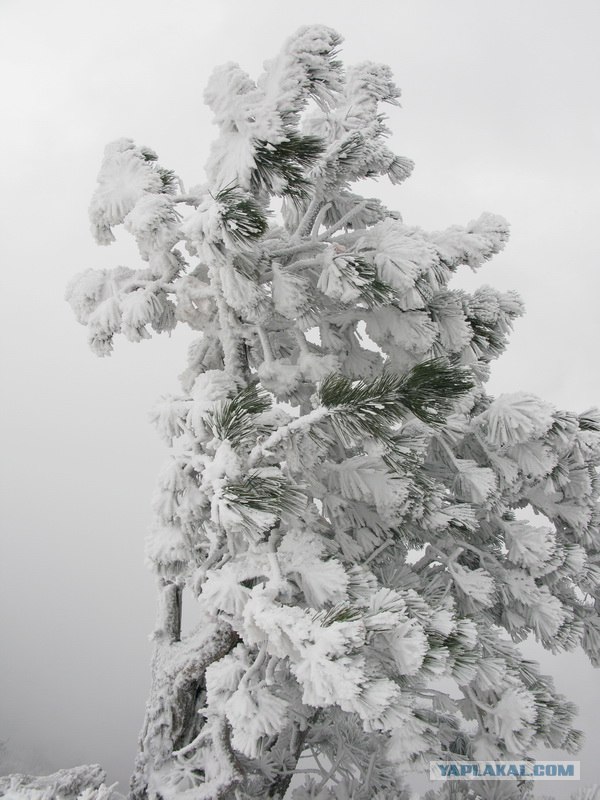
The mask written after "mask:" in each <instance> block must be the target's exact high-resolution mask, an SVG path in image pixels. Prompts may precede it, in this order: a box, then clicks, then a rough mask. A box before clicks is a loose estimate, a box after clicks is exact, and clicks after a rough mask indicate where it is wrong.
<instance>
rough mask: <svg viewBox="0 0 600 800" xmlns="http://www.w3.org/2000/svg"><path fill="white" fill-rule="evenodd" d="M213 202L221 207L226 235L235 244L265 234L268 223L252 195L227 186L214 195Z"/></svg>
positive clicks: (246, 241)
mask: <svg viewBox="0 0 600 800" xmlns="http://www.w3.org/2000/svg"><path fill="white" fill-rule="evenodd" d="M215 200H216V201H217V203H220V204H221V205H222V206H223V209H224V210H223V212H222V214H221V217H222V219H223V223H224V226H225V228H226V229H227V234H228V236H229V238H230V239H232V240H233V241H234V242H235V243H236V244H240V245H244V244H247V243H248V241H252V240H254V239H260V237H261V236H262V235H263V234H264V233H265V232H266V230H267V227H268V223H267V217H266V215H265V212H264V210H263V209H262V208H261V206H260V205H259V204H258V203H257V202H256V200H255V199H254V198H253V197H252V195H250V194H248V193H247V192H245V191H244V190H243V189H240V188H239V186H227V187H225V188H224V189H221V191H220V192H218V193H217V194H216V195H215Z"/></svg>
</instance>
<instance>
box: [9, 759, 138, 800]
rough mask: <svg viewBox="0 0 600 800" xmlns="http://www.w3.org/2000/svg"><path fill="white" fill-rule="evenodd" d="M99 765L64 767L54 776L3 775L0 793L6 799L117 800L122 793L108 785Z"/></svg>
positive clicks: (53, 774)
mask: <svg viewBox="0 0 600 800" xmlns="http://www.w3.org/2000/svg"><path fill="white" fill-rule="evenodd" d="M105 781H106V773H105V772H104V770H103V769H102V768H101V767H99V766H98V764H90V765H87V764H86V765H84V766H81V767H72V768H70V769H61V770H59V771H58V772H54V773H52V774H51V775H41V776H38V775H17V774H14V775H5V776H4V777H0V796H1V797H4V798H6V800H118V798H122V797H123V795H120V794H118V793H117V792H116V791H115V787H114V786H107V785H106V783H105Z"/></svg>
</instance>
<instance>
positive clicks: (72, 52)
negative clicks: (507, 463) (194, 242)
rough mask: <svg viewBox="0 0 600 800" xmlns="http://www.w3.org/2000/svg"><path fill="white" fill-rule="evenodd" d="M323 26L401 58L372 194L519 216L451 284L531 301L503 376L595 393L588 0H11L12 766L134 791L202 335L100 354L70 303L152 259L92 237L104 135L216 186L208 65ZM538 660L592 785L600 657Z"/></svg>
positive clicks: (514, 384) (6, 629) (7, 476)
mask: <svg viewBox="0 0 600 800" xmlns="http://www.w3.org/2000/svg"><path fill="white" fill-rule="evenodd" d="M315 22H316V23H323V24H326V25H330V26H331V27H334V28H336V29H337V30H339V31H340V32H341V33H342V35H343V36H344V37H345V39H346V42H345V45H344V48H343V52H342V58H343V59H344V60H345V61H346V62H347V63H352V62H355V61H359V60H366V59H368V60H375V61H383V62H385V63H388V64H390V66H391V67H392V69H393V71H394V74H395V76H396V79H397V82H398V84H399V85H400V86H401V87H402V90H403V98H402V105H403V108H402V109H399V110H397V109H391V110H390V125H391V127H392V128H393V130H394V136H393V139H392V147H393V149H394V150H395V151H396V152H398V153H400V154H402V155H406V156H408V157H410V158H412V159H413V160H414V161H415V162H416V169H415V172H414V175H413V176H412V177H411V178H410V180H409V181H407V183H406V184H404V185H402V186H400V187H391V186H389V185H388V184H386V183H385V182H384V181H381V182H380V183H379V184H378V185H377V187H369V189H368V193H374V192H377V193H378V194H379V196H381V197H382V198H383V199H384V200H385V202H386V203H387V204H388V205H390V206H392V207H394V208H398V209H399V210H400V211H401V212H402V214H403V217H404V220H405V221H406V222H407V223H408V224H417V225H421V226H423V227H425V228H429V229H439V228H443V227H446V226H448V225H450V224H454V223H462V224H464V223H466V222H468V221H469V220H471V219H473V218H475V217H477V216H479V214H480V213H481V212H482V211H493V212H497V213H501V214H503V215H504V216H506V217H507V218H508V220H509V221H510V222H511V225H512V237H511V242H510V243H509V246H508V247H507V249H506V251H505V252H504V253H502V254H501V255H500V256H497V257H496V258H495V259H494V261H493V262H491V263H490V264H489V265H488V266H486V267H484V268H483V269H482V270H481V271H480V272H479V273H478V274H477V275H471V274H467V273H466V272H465V273H464V274H462V275H461V277H460V278H459V279H458V282H457V283H456V284H455V285H461V286H464V287H466V288H473V287H475V286H477V285H480V284H482V283H489V284H491V285H493V286H497V287H499V288H502V289H506V288H513V289H516V290H517V291H519V292H520V294H521V295H522V296H523V298H524V299H525V302H526V307H527V315H526V317H525V318H524V319H523V320H521V321H519V323H518V325H517V327H516V330H515V333H514V335H513V338H512V344H511V346H510V347H509V350H508V351H507V353H506V354H505V355H504V356H503V357H502V359H500V361H499V362H497V363H496V365H495V367H494V370H493V378H492V381H491V383H490V391H491V392H492V393H493V394H498V393H501V392H504V391H515V390H521V389H522V390H527V391H532V392H534V393H537V394H539V395H541V396H542V397H544V398H545V399H547V400H549V401H551V402H552V403H554V404H555V405H556V406H557V407H561V408H568V409H572V410H575V411H583V410H585V409H586V408H589V407H590V406H592V405H596V404H598V403H600V375H599V371H598V358H597V348H598V341H599V336H598V334H599V327H600V322H599V320H600V317H599V315H598V297H599V296H600V273H599V269H598V267H599V263H600V258H599V256H600V245H599V238H598V234H597V230H598V220H597V217H598V209H599V203H598V201H599V196H598V195H599V188H598V187H599V186H600V180H599V179H600V158H599V156H598V152H599V145H600V142H599V130H600V115H599V112H598V104H597V100H596V96H597V81H598V77H599V76H600V56H599V54H598V46H597V42H598V39H599V36H600V25H599V22H600V6H599V5H598V3H597V2H595V0H577V1H576V2H571V3H567V2H565V1H560V2H559V1H558V0H527V2H523V0H508V1H506V2H503V3H492V2H481V0H453V2H443V0H397V1H396V2H391V1H390V0H379V2H376V3H358V2H355V0H345V1H344V2H338V0H330V2H328V3H323V2H315V0H304V2H302V3H299V4H295V5H292V4H290V3H283V2H280V3H276V2H271V0H255V2H253V3H244V2H242V0H239V1H238V2H231V1H230V2H223V0H221V2H219V3H216V2H215V3H207V2H198V0H195V1H194V2H192V1H191V0H171V2H167V0H127V2H123V1H122V0H121V2H117V1H116V0H102V1H100V0H87V2H77V1H76V0H54V2H52V3H47V2H44V0H29V1H28V0H20V1H17V0H1V2H0V62H1V63H0V84H1V96H2V98H3V102H2V118H3V119H2V124H1V125H0V153H1V154H2V168H1V174H2V192H1V193H0V206H1V207H0V257H1V263H2V292H1V293H0V302H1V306H2V307H1V319H2V323H3V335H2V338H1V341H0V348H1V353H2V377H3V381H2V384H3V392H2V401H1V402H2V414H1V415H0V424H1V426H2V443H3V452H2V502H1V504H0V509H1V515H2V531H3V532H2V538H1V540H0V541H1V550H0V624H1V632H2V646H1V648H0V677H1V682H0V740H3V739H8V740H9V748H10V749H11V750H12V753H13V760H14V763H15V764H16V763H17V762H18V768H19V769H23V770H28V769H29V770H32V771H38V772H39V771H45V770H46V771H49V770H53V769H57V768H59V767H64V766H70V765H75V764H78V763H85V762H89V763H95V762H98V763H101V764H102V765H103V766H104V767H105V768H106V769H107V770H108V773H109V778H110V780H111V781H112V780H119V781H121V783H122V785H123V786H125V785H126V783H127V779H128V775H129V772H130V770H131V766H132V763H133V757H134V753H135V745H136V737H137V732H138V730H139V727H140V725H141V722H142V717H143V707H144V700H145V695H146V691H147V688H148V682H149V658H150V649H151V648H150V643H149V641H148V634H149V633H150V631H151V630H152V625H153V616H154V592H153V585H152V579H151V577H150V575H149V574H148V573H147V572H146V571H145V568H144V565H143V538H144V534H145V530H146V527H147V525H148V522H149V519H150V512H149V498H150V495H151V492H152V489H153V483H154V476H155V474H156V472H157V470H158V468H159V465H160V463H161V460H162V459H163V458H164V457H165V455H166V451H165V448H164V445H163V444H162V443H161V442H160V441H159V440H158V437H156V435H155V433H154V431H153V430H152V429H151V427H150V425H149V424H148V421H147V410H148V409H149V408H150V407H151V406H152V404H153V403H154V401H155V400H156V399H157V398H158V397H159V396H160V395H161V394H164V393H167V392H169V391H173V390H176V387H177V375H178V373H180V372H181V371H182V369H183V368H184V362H185V347H186V342H187V341H188V339H189V336H188V335H187V334H186V332H185V331H178V332H176V334H175V335H173V336H172V337H170V338H168V337H165V336H163V337H156V338H154V339H152V340H151V341H147V342H142V343H141V344H138V345H135V344H130V343H127V342H125V341H119V342H118V344H117V346H116V348H115V353H114V355H113V356H112V357H111V358H110V359H97V358H96V357H95V356H94V355H93V354H92V353H91V352H90V351H89V350H88V347H87V344H86V332H85V330H84V329H83V328H82V327H80V326H78V325H77V323H76V322H75V320H74V318H73V317H72V314H71V312H70V309H69V308H68V306H67V305H66V303H65V302H64V301H63V294H64V287H65V284H66V283H67V281H68V280H69V278H70V277H71V276H72V275H73V274H74V273H76V272H78V271H81V270H83V269H86V268H88V267H113V266H116V265H117V264H125V265H131V266H134V265H135V264H136V263H137V262H138V256H137V253H136V251H135V249H134V247H133V245H132V244H131V243H130V242H128V241H127V239H126V238H125V237H123V236H120V237H119V239H118V242H117V243H116V244H115V245H113V246H112V247H110V248H99V247H97V246H96V245H95V244H94V242H93V241H92V238H91V234H90V233H89V223H88V219H87V205H88V202H89V198H90V196H91V193H92V190H93V187H94V182H95V176H96V174H97V171H98V167H99V163H100V159H101V155H102V150H103V147H104V145H105V144H106V143H107V142H108V141H110V140H111V139H114V138H117V137H120V136H129V137H132V138H134V139H135V140H136V142H138V143H143V144H147V145H149V146H151V147H153V148H154V149H155V150H156V151H157V152H158V154H159V157H160V160H161V163H162V164H164V165H165V166H168V167H170V168H172V169H174V170H175V171H176V172H177V173H178V174H179V175H181V176H182V178H183V179H184V181H185V183H186V185H190V184H193V183H197V182H200V181H201V180H202V179H203V165H204V163H205V160H206V157H207V154H208V146H209V143H210V141H211V139H212V137H213V128H212V125H211V122H210V113H209V111H208V109H207V108H206V107H205V106H204V105H203V103H202V91H203V88H204V85H205V83H206V80H207V77H208V75H209V73H210V71H211V69H212V68H213V67H214V66H215V65H217V64H220V63H223V62H225V61H230V60H233V61H238V62H240V64H241V65H242V66H243V67H244V68H246V69H247V70H248V71H249V72H250V73H251V74H256V73H257V72H258V71H259V69H260V66H261V63H262V61H263V60H264V59H265V58H268V57H270V56H272V55H273V54H274V53H275V52H276V51H277V50H278V48H279V47H280V46H281V44H282V42H283V40H284V39H285V38H286V37H287V36H289V35H290V34H291V33H293V31H294V30H295V29H296V28H297V27H298V26H300V25H302V24H307V23H315ZM532 652H533V651H532ZM535 656H536V658H539V659H540V660H541V661H542V663H543V666H544V669H545V671H546V672H549V673H552V674H553V675H554V676H555V678H556V683H557V686H558V688H559V689H560V690H561V691H562V692H564V693H566V694H568V695H569V696H570V697H571V698H572V699H573V700H574V701H575V702H577V703H578V704H579V705H580V708H581V714H580V718H579V724H580V727H582V728H583V729H584V730H585V732H586V735H587V744H586V745H585V748H584V749H583V751H582V752H581V754H580V756H579V757H580V760H581V773H582V782H583V783H584V784H589V783H592V782H594V781H597V782H600V766H599V765H598V760H597V751H598V745H599V742H600V736H599V735H598V731H597V725H596V719H595V715H596V711H595V709H596V708H598V705H599V703H600V689H599V681H598V673H597V672H595V671H594V670H592V669H591V667H590V666H589V664H588V662H587V660H586V658H585V657H584V656H583V655H580V654H569V655H564V656H560V657H551V656H549V655H548V654H545V653H544V652H543V651H540V650H537V649H535ZM540 787H541V788H540V790H539V792H540V793H550V792H551V791H552V792H554V793H555V794H556V796H557V797H564V796H567V795H568V789H569V787H568V785H567V784H562V785H561V784H559V783H557V784H556V786H552V787H551V786H550V785H549V784H548V783H545V784H540Z"/></svg>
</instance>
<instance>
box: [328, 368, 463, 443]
mask: <svg viewBox="0 0 600 800" xmlns="http://www.w3.org/2000/svg"><path fill="white" fill-rule="evenodd" d="M472 387H473V382H472V380H471V378H470V377H469V375H468V373H467V371H466V370H465V369H462V368H460V367H457V366H453V365H451V364H449V363H448V362H447V361H445V360H443V359H432V360H430V361H424V362H422V363H421V364H417V366H416V367H414V368H413V369H412V370H410V372H408V373H406V374H405V375H394V374H393V373H384V374H383V375H381V376H379V377H377V378H375V379H374V380H372V381H366V380H360V381H352V380H351V379H350V378H347V377H345V376H344V375H337V374H336V375H331V376H329V377H328V378H326V379H325V380H324V381H323V383H322V384H321V387H320V389H319V396H320V400H321V403H322V404H323V405H324V406H326V407H327V408H331V409H335V411H336V413H335V414H334V415H332V422H333V424H334V425H335V426H336V428H337V429H338V432H339V433H340V434H341V435H342V438H343V439H344V440H346V441H350V442H351V441H353V440H356V439H357V438H358V439H360V438H362V437H364V436H365V435H369V436H372V437H374V438H376V439H382V440H384V441H386V442H388V443H392V440H393V432H392V430H391V428H392V426H393V425H395V424H396V423H398V422H399V421H400V420H402V419H403V418H404V417H406V414H407V413H409V412H410V413H412V414H414V415H415V416H416V417H417V418H418V419H420V420H421V421H422V422H425V423H427V424H429V425H440V424H441V423H443V421H444V419H445V416H446V415H447V414H448V413H449V412H450V411H451V409H452V405H453V403H454V401H455V400H456V399H457V398H459V397H461V396H462V395H464V394H465V393H466V392H468V391H469V390H470V389H471V388H472Z"/></svg>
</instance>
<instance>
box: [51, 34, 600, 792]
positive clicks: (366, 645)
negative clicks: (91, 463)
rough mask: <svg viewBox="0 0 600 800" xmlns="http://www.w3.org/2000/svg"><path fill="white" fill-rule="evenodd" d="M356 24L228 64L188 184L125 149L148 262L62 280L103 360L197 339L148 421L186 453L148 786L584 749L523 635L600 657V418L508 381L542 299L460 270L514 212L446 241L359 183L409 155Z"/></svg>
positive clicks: (151, 723) (115, 203)
mask: <svg viewBox="0 0 600 800" xmlns="http://www.w3.org/2000/svg"><path fill="white" fill-rule="evenodd" d="M340 44H341V38H340V37H339V35H338V34H337V33H335V32H334V31H332V30H330V29H328V28H324V27H320V26H313V27H306V28H303V29H301V30H300V31H299V32H298V33H297V34H296V35H295V36H294V37H292V38H291V39H290V40H289V41H288V42H287V43H286V44H285V46H284V48H283V50H282V51H281V53H280V54H279V55H278V56H276V57H275V58H274V59H272V60H271V61H268V62H266V64H265V68H264V72H263V74H262V75H261V76H259V77H258V79H256V80H255V79H254V78H252V77H250V76H249V75H247V74H246V73H245V72H244V71H243V70H242V69H241V68H240V67H239V66H238V65H236V64H227V65H225V66H223V67H220V68H218V69H217V70H216V71H215V72H214V74H213V76H212V77H211V78H210V80H209V81H208V86H207V88H206V92H205V99H206V102H207V103H208V104H209V106H210V107H211V109H212V112H213V114H214V121H215V124H216V126H217V129H218V136H217V139H216V141H215V143H214V145H213V147H212V150H211V155H210V158H209V162H208V164H207V169H206V176H205V182H204V183H200V184H198V185H195V186H193V187H192V188H191V189H190V190H189V191H187V192H186V191H185V190H184V187H183V184H182V183H181V182H180V181H179V180H178V179H176V178H175V176H174V173H173V172H172V171H171V170H169V169H165V168H163V167H160V166H158V160H157V157H156V155H155V154H154V153H153V151H151V150H149V149H148V148H141V147H138V146H137V145H135V144H134V143H133V142H132V141H130V140H128V139H121V140H118V141H117V142H115V143H113V144H111V145H109V146H108V148H107V150H106V154H105V159H104V161H103V164H102V167H101V171H100V175H99V179H98V188H97V190H96V193H95V194H94V198H93V201H92V205H91V209H90V213H91V219H92V223H93V227H94V230H95V232H96V236H97V238H98V240H99V242H100V243H103V244H106V243H110V242H111V241H112V240H113V238H114V237H113V229H115V228H116V227H118V226H119V225H122V226H123V228H124V229H125V231H126V232H128V233H130V234H131V235H132V236H133V237H134V238H135V240H136V243H137V246H138V249H139V253H140V257H141V263H140V264H139V265H137V266H136V265H134V266H128V267H116V268H115V269H113V270H98V271H96V270H89V269H88V270H85V271H84V272H82V273H81V274H80V275H78V276H77V277H76V278H74V279H73V281H72V283H71V284H70V286H69V288H68V290H67V299H68V301H69V302H70V304H71V306H72V307H73V310H74V312H75V314H76V317H77V319H78V321H79V322H80V323H81V324H83V325H85V326H86V327H87V329H88V336H89V342H90V345H91V347H92V349H93V350H94V351H95V352H96V353H97V354H98V355H108V354H110V352H111V350H112V348H113V343H114V340H115V337H118V336H120V335H122V336H123V337H124V338H126V339H128V340H130V341H133V342H139V341H141V340H143V339H148V338H150V337H151V336H152V332H153V331H154V332H155V333H161V332H169V331H171V330H172V329H173V328H174V327H175V326H177V325H179V324H186V325H187V326H188V327H189V328H190V329H191V330H192V331H194V336H195V338H194V340H193V342H192V343H191V345H190V347H189V351H188V362H187V366H186V368H185V371H184V372H183V374H182V375H181V384H182V391H181V393H180V394H177V395H174V396H166V397H163V398H161V399H160V400H159V401H158V403H157V404H156V406H155V407H154V409H153V411H152V413H151V419H152V422H153V423H154V425H155V426H156V428H157V431H158V433H159V435H160V436H161V437H162V438H163V439H164V440H165V442H166V443H167V444H168V446H169V447H170V448H171V453H170V456H169V459H168V461H167V463H166V465H165V467H164V469H163V470H162V471H161V473H160V476H159V479H158V482H157V487H156V492H155V495H154V497H153V509H154V513H155V521H154V524H153V526H152V529H151V532H150V534H149V536H148V541H147V547H146V559H147V563H148V565H149V567H150V568H151V569H152V570H153V572H154V573H155V575H156V580H157V586H158V592H159V613H158V620H157V625H156V629H155V631H154V633H153V638H154V640H155V644H156V650H155V657H154V662H153V680H152V690H151V694H150V697H149V700H148V705H147V709H146V719H145V722H144V727H143V730H142V735H141V737H140V750H139V754H138V759H137V763H136V769H135V774H134V777H133V779H132V791H131V797H132V798H134V799H135V800H170V798H190V800H191V798H192V797H193V798H194V799H195V800H198V799H199V798H234V797H235V798H237V799H238V800H239V799H240V798H252V797H254V798H258V797H273V798H276V797H279V798H283V796H284V795H285V793H286V791H287V790H288V787H289V784H290V781H291V779H292V776H293V775H294V774H295V773H296V771H297V775H298V776H300V775H302V776H304V777H306V781H305V783H304V785H303V786H297V787H295V788H294V789H293V791H292V796H293V797H294V798H296V799H297V800H304V799H305V798H317V797H320V798H322V797H325V796H326V797H328V798H329V797H331V798H333V797H334V796H335V797H337V798H355V800H356V799H358V798H371V797H377V798H379V799H380V800H383V799H384V798H389V800H391V798H398V797H405V796H406V792H405V789H404V788H403V783H402V781H403V775H404V774H405V773H406V771H408V770H411V769H418V768H421V767H423V766H425V765H426V764H427V762H428V761H429V760H430V759H439V758H454V757H463V756H465V755H468V756H473V757H476V758H503V757H510V758H521V757H523V756H528V755H531V754H532V753H533V752H534V750H535V748H536V747H537V746H538V745H540V744H545V745H547V746H549V747H553V748H563V749H565V750H567V751H569V752H574V751H575V750H576V749H577V746H578V744H579V741H580V733H579V732H578V731H577V730H576V729H575V728H574V727H573V724H572V723H573V717H574V712H575V709H574V708H573V706H572V705H571V704H570V703H569V702H568V701H567V700H566V699H565V698H563V697H562V696H560V695H558V694H557V693H556V691H555V689H554V686H553V684H552V681H551V679H550V678H549V677H547V676H544V675H541V674H540V673H539V669H538V667H537V665H535V664H532V663H531V662H529V661H527V660H526V659H524V658H523V657H522V655H521V654H520V652H519V649H518V646H517V645H518V643H519V642H520V641H522V640H523V639H525V638H526V637H527V636H534V637H536V638H537V639H538V641H540V642H541V643H542V644H543V646H544V647H546V648H547V649H549V650H550V651H552V652H563V651H566V650H573V649H575V648H578V647H583V649H584V651H585V652H586V653H587V654H588V655H589V657H590V658H591V660H592V662H593V663H594V664H598V663H600V617H599V615H598V597H599V585H600V571H599V566H598V555H599V554H600V533H599V527H598V526H599V522H600V517H599V515H598V508H597V498H598V489H599V483H598V474H597V469H598V464H599V463H600V415H599V414H598V412H596V411H588V412H585V413H583V414H580V415H577V414H573V413H571V412H565V411H558V410H556V409H554V408H553V407H552V406H551V405H550V404H548V403H546V402H544V401H542V400H540V399H539V398H536V397H534V396H532V395H530V394H528V393H526V392H517V393H513V394H505V395H501V396H500V397H498V398H496V399H494V398H493V397H490V396H489V395H488V394H487V393H486V391H485V382H486V380H487V378H488V375H489V370H490V364H491V362H492V361H493V360H494V359H496V358H497V357H499V356H500V355H501V354H502V352H503V351H504V349H505V347H506V344H507V340H508V335H509V334H510V331H511V329H512V326H513V324H514V322H515V320H516V319H517V318H518V317H519V316H520V315H521V314H522V313H523V306H522V303H521V301H520V299H519V298H518V296H517V295H516V294H515V293H513V292H499V291H497V290H495V289H493V288H491V287H489V286H486V285H482V286H480V287H479V288H478V289H476V290H475V291H474V292H473V293H472V294H469V293H467V292H465V291H462V290H460V289H455V288H453V287H452V278H453V276H454V274H455V273H456V272H457V271H458V270H460V269H462V268H464V267H470V268H471V269H479V268H482V267H483V266H484V265H485V263H486V262H487V261H488V260H489V259H490V258H491V257H492V256H494V255H495V254H497V253H499V252H500V251H501V250H502V249H503V247H504V246H505V244H506V242H507V238H508V224H507V223H506V221H505V220H504V219H503V218H502V217H500V216H497V215H493V214H488V213H486V214H482V215H481V216H480V217H479V218H478V219H476V220H474V221H471V222H468V223H467V224H466V225H464V226H459V225H456V226H453V227H451V228H450V229H448V230H446V231H437V232H427V231H424V230H422V229H421V228H419V227H415V226H408V225H406V224H405V223H404V222H403V221H402V217H401V215H400V214H399V213H398V212H395V211H391V210H389V209H387V208H386V207H385V206H384V205H383V204H382V203H381V202H380V201H378V200H376V199H373V198H363V197H361V196H360V195H359V194H358V191H359V188H358V186H357V184H358V182H359V181H360V180H361V179H363V178H373V177H386V178H388V179H389V180H390V181H391V182H392V183H393V184H396V183H399V182H400V181H402V180H404V179H406V178H407V177H408V175H409V174H410V171H411V168H412V163H411V162H410V161H409V160H408V159H407V158H405V157H403V156H399V155H396V154H394V153H393V152H392V151H391V150H390V149H389V147H388V143H387V138H388V134H389V129H388V127H387V124H386V119H385V116H384V114H383V105H384V104H387V105H388V106H397V105H398V97H399V95H400V92H399V89H398V88H397V87H396V85H395V83H394V80H393V76H392V74H391V71H390V70H389V68H388V67H386V66H383V65H379V64H375V63H372V62H364V63H362V64H359V65H356V66H354V67H350V68H348V69H345V68H344V67H343V65H342V63H341V62H340V60H339V58H338V50H339V46H340ZM521 509H529V510H530V511H532V512H534V513H535V514H537V515H538V517H539V521H538V522H536V523H535V524H534V523H532V522H531V521H528V520H527V519H526V518H525V516H524V515H523V514H522V513H521ZM184 600H185V601H186V602H192V603H194V604H195V614H196V615H197V616H199V618H200V620H201V624H200V625H199V626H198V628H197V629H196V630H195V631H194V632H192V633H190V634H186V635H183V634H182V625H181V622H182V613H183V611H182V609H183V602H184ZM440 679H444V680H445V681H446V682H447V681H451V682H453V683H454V685H455V690H454V691H450V692H448V693H444V692H442V691H440V690H439V689H438V688H437V686H439V681H440ZM444 685H447V683H445V684H444ZM334 792H335V793H334Z"/></svg>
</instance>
